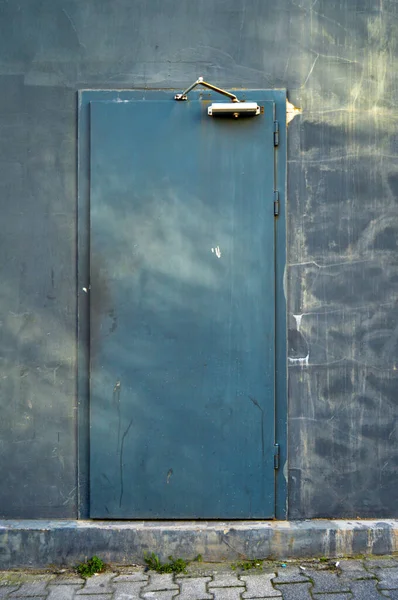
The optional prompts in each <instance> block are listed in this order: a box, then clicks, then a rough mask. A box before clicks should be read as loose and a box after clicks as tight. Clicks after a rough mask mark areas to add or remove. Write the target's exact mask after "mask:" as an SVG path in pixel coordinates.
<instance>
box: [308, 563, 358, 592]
mask: <svg viewBox="0 0 398 600" xmlns="http://www.w3.org/2000/svg"><path fill="white" fill-rule="evenodd" d="M306 573H307V575H308V576H309V577H310V578H311V579H312V581H313V583H314V593H315V594H325V593H333V592H335V593H337V592H349V591H350V582H349V581H348V580H347V579H345V578H342V577H339V576H338V575H337V573H334V572H333V571H327V570H325V571H317V570H315V569H307V571H306Z"/></svg>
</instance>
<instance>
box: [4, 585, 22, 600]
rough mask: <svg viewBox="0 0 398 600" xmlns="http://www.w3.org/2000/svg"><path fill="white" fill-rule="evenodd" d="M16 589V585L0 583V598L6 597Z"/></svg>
mask: <svg viewBox="0 0 398 600" xmlns="http://www.w3.org/2000/svg"><path fill="white" fill-rule="evenodd" d="M17 589H18V586H17V585H0V599H2V598H6V597H7V596H8V594H11V592H15V591H16V590H17Z"/></svg>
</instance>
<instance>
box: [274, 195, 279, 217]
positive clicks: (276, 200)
mask: <svg viewBox="0 0 398 600" xmlns="http://www.w3.org/2000/svg"><path fill="white" fill-rule="evenodd" d="M274 215H275V217H277V216H278V215H279V192H278V191H276V190H275V192H274Z"/></svg>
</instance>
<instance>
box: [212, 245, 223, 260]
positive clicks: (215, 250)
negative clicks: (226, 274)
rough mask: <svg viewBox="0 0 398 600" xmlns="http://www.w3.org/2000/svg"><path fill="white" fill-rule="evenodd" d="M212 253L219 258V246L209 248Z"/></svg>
mask: <svg viewBox="0 0 398 600" xmlns="http://www.w3.org/2000/svg"><path fill="white" fill-rule="evenodd" d="M211 251H212V253H213V254H215V255H216V256H217V258H221V250H220V247H219V246H216V247H215V248H212V249H211Z"/></svg>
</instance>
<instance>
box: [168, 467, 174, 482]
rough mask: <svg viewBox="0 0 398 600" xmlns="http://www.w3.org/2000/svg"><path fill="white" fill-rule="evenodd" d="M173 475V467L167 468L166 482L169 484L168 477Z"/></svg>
mask: <svg viewBox="0 0 398 600" xmlns="http://www.w3.org/2000/svg"><path fill="white" fill-rule="evenodd" d="M172 475H173V469H169V470H168V473H167V480H166V483H167V484H169V483H170V478H171V476H172Z"/></svg>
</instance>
